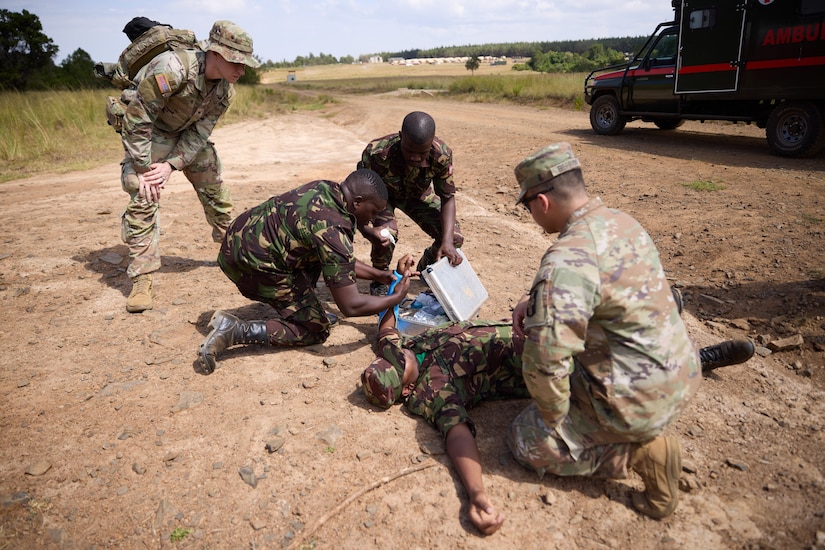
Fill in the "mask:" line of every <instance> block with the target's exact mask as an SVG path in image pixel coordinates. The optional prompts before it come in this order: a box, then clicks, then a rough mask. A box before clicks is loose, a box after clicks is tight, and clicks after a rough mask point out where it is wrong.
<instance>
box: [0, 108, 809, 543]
mask: <svg viewBox="0 0 825 550" xmlns="http://www.w3.org/2000/svg"><path fill="white" fill-rule="evenodd" d="M416 109H423V110H427V111H429V112H430V113H432V114H433V115H434V117H435V119H436V121H437V123H438V134H439V136H441V137H442V138H443V139H445V141H447V142H448V143H449V144H450V145H451V146H452V147H453V149H454V152H455V173H456V176H457V181H458V184H459V188H460V193H459V196H458V207H459V210H458V212H459V219H460V221H461V223H462V224H463V228H464V233H465V235H466V237H467V242H466V245H465V247H464V250H465V252H466V254H467V256H468V258H469V259H470V261H471V263H472V265H473V267H474V268H475V270H476V272H477V273H478V274H479V277H480V278H481V280H482V281H483V283H484V284H485V286H486V288H487V290H488V291H489V293H490V296H491V297H490V299H489V301H488V302H487V303H485V304H484V306H483V308H482V310H481V315H482V316H483V317H488V318H499V317H508V316H509V312H510V307H511V306H512V304H513V301H514V300H515V299H516V298H517V297H518V296H519V295H520V294H521V293H522V292H523V291H524V290H525V289H526V288H527V286H528V285H529V282H530V281H531V279H532V275H533V272H534V269H535V267H536V266H537V264H538V261H539V258H540V256H541V254H542V252H543V251H544V249H545V248H546V247H547V246H548V245H549V243H550V242H551V240H550V238H549V237H547V236H544V235H542V234H541V233H540V232H539V230H538V229H537V228H536V227H535V226H534V225H533V223H532V221H531V220H530V219H528V218H527V217H526V215H525V213H523V211H522V210H521V209H520V208H519V209H516V208H514V207H513V200H514V198H515V194H516V193H515V181H514V178H513V175H512V169H513V166H514V165H515V164H516V163H517V162H518V161H519V160H520V159H521V158H523V157H524V156H525V155H527V154H529V153H530V152H532V151H534V150H535V149H538V148H539V147H541V146H543V145H545V144H547V143H549V142H552V141H558V140H567V141H570V142H572V143H573V144H574V148H575V149H576V151H577V152H578V153H579V155H580V157H581V159H582V162H583V163H584V167H585V174H586V178H587V180H588V181H589V185H590V189H591V191H592V193H593V194H597V195H601V196H602V197H603V198H604V199H605V201H606V202H607V203H608V204H610V205H612V206H616V207H619V208H622V209H624V210H625V211H627V212H629V213H630V214H632V215H634V216H635V217H636V218H638V219H639V220H640V221H641V222H642V223H643V224H644V225H645V226H646V227H647V228H648V230H649V231H650V233H651V234H652V236H653V238H654V239H655V241H656V242H657V244H658V246H659V248H660V251H661V255H662V259H663V262H664V265H665V269H666V270H667V272H668V275H669V276H670V277H671V279H672V281H673V283H674V284H676V285H678V286H680V287H682V290H683V291H684V293H685V295H686V298H687V303H686V312H685V314H684V316H685V319H686V321H687V323H688V326H689V328H690V330H691V333H692V334H693V336H694V337H695V339H696V340H697V342H698V343H699V344H700V345H708V344H711V343H713V342H716V341H717V340H719V339H722V338H728V337H732V336H741V335H747V336H749V337H751V338H753V339H755V340H758V341H759V342H760V343H761V344H763V345H764V346H765V347H764V348H760V352H761V353H762V354H763V355H759V356H755V357H754V359H752V360H751V361H749V362H748V363H747V364H745V365H740V366H735V367H729V368H727V369H722V370H720V371H717V373H715V374H713V375H711V376H709V377H707V378H706V379H705V381H704V383H703V385H702V387H701V389H700V392H699V394H698V396H697V397H696V398H695V399H694V400H693V402H692V404H691V406H690V408H689V410H688V413H687V414H686V415H685V416H684V418H683V419H681V421H680V422H678V424H677V425H675V426H674V427H672V428H671V430H670V432H671V433H672V434H676V435H679V436H680V438H681V440H682V442H683V447H684V462H685V466H686V468H685V469H686V471H685V472H684V477H683V485H684V489H685V491H684V492H683V493H682V502H681V505H680V507H679V509H678V510H677V512H676V513H675V515H673V516H672V517H670V518H668V519H666V520H664V521H661V522H658V521H653V520H650V519H646V518H643V517H640V516H639V515H638V514H636V513H635V512H634V511H633V509H632V506H631V504H630V493H631V492H632V491H634V490H637V489H639V488H640V487H641V481H640V480H639V479H638V478H636V477H632V478H630V479H627V480H621V481H602V480H593V479H553V478H545V479H543V480H539V479H537V478H536V476H535V475H533V474H532V473H530V472H528V471H526V470H524V469H522V468H521V467H519V466H518V465H517V464H515V463H514V462H513V460H512V459H511V458H510V457H509V453H508V451H507V448H506V445H505V443H504V438H503V434H504V432H505V430H506V428H507V426H508V423H509V421H510V420H511V419H512V418H513V417H514V416H515V415H516V414H517V413H518V411H519V410H520V409H521V408H522V407H523V406H524V405H525V404H526V402H524V401H511V402H499V403H488V404H484V405H483V406H481V407H480V408H478V409H476V410H475V411H474V412H473V416H474V418H475V419H476V421H477V423H478V428H479V434H478V442H479V446H480V448H481V452H482V461H483V468H484V471H485V483H486V485H487V487H488V489H489V493H490V494H491V496H492V498H493V499H494V501H495V503H496V505H497V506H498V507H499V509H501V510H503V511H504V512H505V513H506V515H507V521H506V523H505V525H504V527H503V528H502V529H501V531H500V532H499V533H497V534H495V535H494V536H492V537H489V538H482V537H480V536H478V534H477V533H476V532H475V531H474V529H473V528H472V526H470V524H469V523H468V522H467V521H466V520H465V519H463V517H464V509H465V507H466V496H465V495H464V493H463V490H462V489H461V483H460V481H459V479H458V478H457V477H456V474H455V471H454V470H453V469H452V468H451V466H450V465H449V460H448V459H447V457H446V456H445V455H443V454H436V455H435V456H434V457H433V458H430V459H425V458H423V457H424V456H426V455H425V449H426V450H429V451H432V450H433V449H436V450H437V449H438V448H439V447H440V446H441V442H440V438H439V437H438V435H437V433H436V431H435V430H434V429H432V428H430V427H429V426H427V425H426V424H425V423H424V422H423V421H421V420H419V419H416V418H412V417H409V416H407V415H405V414H404V413H403V411H402V410H401V409H400V407H398V406H396V407H394V408H392V409H391V410H389V411H379V410H376V409H374V408H372V407H371V406H369V405H368V404H367V403H366V401H365V399H364V398H363V396H362V393H361V391H360V387H359V385H360V384H359V375H360V372H361V370H362V369H363V368H364V366H365V365H366V364H368V362H369V361H370V358H371V356H372V352H371V350H370V346H369V342H370V341H371V340H372V339H373V338H374V336H375V319H373V318H355V319H344V320H343V321H342V323H341V324H340V326H338V327H337V328H335V329H334V331H333V334H332V336H331V337H330V339H329V341H328V342H327V343H326V344H325V345H323V346H318V347H315V348H311V349H298V350H286V351H272V350H267V349H262V348H242V349H238V350H237V351H231V352H229V353H227V354H225V355H224V356H223V357H222V360H221V362H220V364H219V368H218V370H217V371H216V372H215V373H214V374H212V375H210V376H204V375H202V374H200V373H199V372H198V370H197V368H196V366H195V350H196V349H197V346H198V344H199V343H200V342H201V340H202V339H203V337H204V335H205V327H206V323H207V321H208V319H209V317H210V315H211V314H212V312H213V311H214V310H215V309H216V308H224V309H228V310H230V311H232V312H235V313H237V314H239V315H241V316H243V317H246V318H260V317H264V316H266V315H267V310H266V308H264V307H262V306H259V305H257V304H253V303H250V302H248V301H247V300H245V299H244V298H242V297H241V296H240V295H239V293H238V292H237V291H236V289H235V288H234V286H233V285H232V284H231V283H230V282H229V281H228V280H227V279H226V278H225V277H224V276H223V275H222V273H221V272H220V270H219V269H218V268H217V267H216V266H215V263H214V260H215V256H216V253H217V245H215V244H213V243H212V242H211V241H210V238H209V228H208V227H207V225H206V224H205V222H204V221H203V216H202V214H201V213H200V210H199V206H198V204H197V200H196V198H195V195H194V193H193V192H192V190H191V188H190V187H189V186H188V183H187V182H186V181H185V180H184V179H183V178H182V177H181V176H180V175H179V174H177V175H175V176H174V177H173V180H172V183H171V186H170V187H169V188H168V189H167V191H166V194H165V196H164V199H163V211H162V216H163V217H162V223H163V231H164V235H163V238H162V251H163V263H164V267H163V269H162V270H161V271H160V272H159V273H158V274H157V275H156V285H157V290H158V296H157V298H156V306H155V309H154V310H152V311H149V312H146V313H144V314H139V315H130V314H128V313H126V312H125V309H124V302H125V297H126V295H127V294H128V292H129V289H130V284H129V281H128V280H127V278H126V276H125V274H124V271H125V268H126V258H125V257H126V255H127V251H126V248H125V247H124V245H123V244H122V243H121V242H120V239H119V215H120V212H121V210H122V208H123V207H124V206H125V204H126V195H125V194H124V193H123V192H122V191H121V190H120V185H119V182H118V173H119V171H118V166H117V164H116V163H112V164H109V165H106V166H101V167H99V168H97V169H94V170H90V171H87V172H80V173H72V174H68V175H62V176H58V175H54V176H46V177H37V178H32V179H27V180H22V181H14V182H10V183H6V184H3V185H2V186H0V209H2V217H0V228H2V232H3V234H4V235H5V236H4V237H3V239H2V244H0V272H2V273H0V300H1V302H0V303H2V311H3V320H4V322H3V326H2V328H0V331H2V332H0V334H2V341H3V345H4V346H5V351H4V353H3V354H2V358H1V359H0V365H2V369H0V398H1V399H2V405H0V413H1V414H2V416H1V417H0V439H1V440H2V442H3V444H2V448H0V499H2V505H0V548H2V549H5V548H35V547H47V548H93V547H94V548H105V547H118V548H146V547H148V548H169V547H173V546H175V547H181V548H247V547H248V548H279V547H287V546H289V547H305V548H311V547H318V548H379V547H389V546H392V547H401V548H502V547H505V545H507V546H510V547H512V548H548V547H556V548H631V547H632V548H700V547H704V548H809V547H813V546H816V545H817V544H818V542H817V541H818V539H819V544H820V545H825V541H823V540H822V539H823V538H825V479H823V475H825V467H823V459H822V457H823V456H825V432H823V417H824V416H825V415H823V405H822V403H821V401H822V398H823V396H825V393H824V392H823V388H825V368H824V367H823V363H825V357H823V353H825V352H823V350H825V331H823V327H822V325H823V322H824V321H823V315H825V279H824V278H825V266H824V265H823V261H822V258H823V248H825V244H824V243H823V231H824V230H825V212H824V211H823V205H822V204H821V201H822V200H823V199H822V197H823V188H825V181H823V168H825V159H823V158H822V157H820V158H818V159H809V160H785V159H780V158H778V157H774V156H771V155H769V154H768V149H767V146H766V144H765V140H764V136H763V134H762V132H761V131H760V130H758V129H756V128H752V127H731V126H728V125H721V124H713V125H711V124H708V125H701V124H698V123H688V124H686V125H685V126H683V127H682V128H680V129H679V130H677V131H674V132H662V131H659V130H656V129H655V128H653V127H652V125H651V126H648V125H643V124H641V123H638V124H631V125H630V126H629V127H628V129H627V130H626V131H625V132H624V133H623V134H622V135H621V136H617V137H612V138H605V137H599V136H596V135H594V134H593V133H592V132H591V131H590V128H589V123H588V120H587V114H586V113H582V112H571V111H564V110H554V109H546V110H537V109H533V108H521V107H505V106H490V105H479V104H460V103H453V102H449V101H441V100H437V99H431V98H427V97H423V96H416V97H393V96H389V97H382V98H350V99H346V100H344V101H343V102H342V103H340V104H338V105H336V106H333V107H330V108H329V109H327V110H326V111H325V112H319V113H309V114H307V113H300V114H289V115H279V116H273V117H270V118H266V119H262V120H258V121H252V122H246V123H242V124H236V125H233V126H227V127H222V128H220V129H219V130H218V131H217V132H216V133H215V136H214V139H215V141H216V143H217V147H218V150H219V152H220V154H221V156H222V158H223V161H224V168H225V177H226V179H227V181H229V182H230V183H231V185H232V191H233V194H234V197H235V199H236V204H237V207H238V211H240V210H242V209H246V208H249V207H251V206H253V205H255V204H257V203H259V202H261V201H263V200H264V199H266V198H268V197H269V196H271V195H273V194H277V193H279V192H281V191H284V190H287V189H289V188H292V187H294V186H297V185H299V184H302V183H304V182H307V181H310V180H312V179H317V178H328V179H338V180H340V179H342V178H343V177H344V176H345V175H346V174H347V173H348V172H349V171H350V170H351V169H353V168H354V165H355V161H356V160H357V159H358V157H359V156H360V152H361V150H362V148H363V146H364V145H365V143H366V142H367V141H368V140H369V139H371V138H373V137H377V136H380V135H383V134H385V133H389V132H392V131H395V130H397V129H398V127H399V125H400V122H401V119H402V117H403V116H404V115H405V114H406V113H407V112H409V111H412V110H416ZM697 180H703V181H713V182H716V183H717V184H721V185H723V186H724V187H725V189H723V190H721V191H715V192H702V191H695V190H692V189H690V188H687V187H685V186H684V185H683V184H685V183H689V182H693V181H697ZM401 237H402V241H401V242H400V243H399V252H407V251H409V252H413V253H416V254H417V253H419V252H420V251H421V250H422V249H423V247H424V246H425V245H426V241H425V240H424V239H423V238H422V233H421V232H420V231H419V230H418V229H417V228H413V227H410V224H409V223H407V221H406V220H402V235H401ZM356 245H357V247H358V252H359V254H360V256H361V257H362V258H367V257H368V256H367V253H366V250H367V249H366V247H365V243H364V241H363V240H359V241H358V242H357V243H356ZM362 289H366V283H363V284H362ZM320 292H321V294H322V296H325V297H326V298H329V294H328V293H327V291H326V289H321V290H320ZM333 309H334V306H333ZM789 337H801V343H799V342H797V345H796V347H794V346H793V345H791V348H790V349H787V350H784V351H776V352H775V353H770V351H768V346H769V345H770V346H771V347H773V348H775V349H777V346H776V341H777V340H779V341H780V343H782V340H784V339H788V338H789ZM791 340H794V338H791ZM268 443H271V444H273V445H275V446H277V445H278V444H279V443H282V446H281V447H280V449H279V450H278V451H277V452H274V453H272V454H270V453H269V452H268V451H267V449H266V445H267V444H268ZM428 464H432V465H433V466H432V467H429V468H426V469H423V470H419V471H413V472H411V473H407V474H405V475H403V476H400V477H398V478H395V479H391V480H385V481H386V483H383V484H382V483H380V482H381V480H382V479H383V478H385V477H387V476H393V475H394V474H396V473H398V472H402V471H404V470H405V469H406V468H409V467H415V466H419V465H428ZM244 468H246V469H247V470H245V471H246V472H247V475H246V478H247V481H249V482H250V483H247V482H245V481H244V479H243V477H242V475H241V473H240V472H241V471H242V469H244ZM44 470H45V471H44ZM249 472H251V474H249ZM253 478H254V479H253ZM253 481H256V483H253ZM371 484H377V485H378V486H377V487H372V486H371ZM253 485H256V486H254V487H253ZM359 491H360V492H362V493H363V494H362V495H361V496H358V497H357V498H354V499H350V500H348V498H349V497H350V496H351V495H357V493H359ZM176 529H177V531H176ZM174 534H177V535H179V537H174V536H173V535H174ZM173 538H182V540H180V541H179V542H172V539H173Z"/></svg>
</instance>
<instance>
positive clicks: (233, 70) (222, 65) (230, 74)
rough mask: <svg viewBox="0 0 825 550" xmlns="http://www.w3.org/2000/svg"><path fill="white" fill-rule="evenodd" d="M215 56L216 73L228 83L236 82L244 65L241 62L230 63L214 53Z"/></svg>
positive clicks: (241, 74) (241, 73) (244, 68)
mask: <svg viewBox="0 0 825 550" xmlns="http://www.w3.org/2000/svg"><path fill="white" fill-rule="evenodd" d="M215 57H216V58H217V66H216V69H217V71H218V74H220V77H221V78H223V79H224V80H226V81H227V82H229V83H230V84H234V83H235V82H237V81H238V79H239V78H241V77H242V76H243V74H244V72H245V71H246V65H244V64H243V63H232V62H230V61H227V60H226V59H224V58H223V56H221V55H220V54H217V55H215Z"/></svg>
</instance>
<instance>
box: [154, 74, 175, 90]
mask: <svg viewBox="0 0 825 550" xmlns="http://www.w3.org/2000/svg"><path fill="white" fill-rule="evenodd" d="M155 82H157V83H158V90H160V93H162V94H165V93H169V92H170V91H171V90H172V87H171V86H169V81H168V80H166V75H165V74H156V75H155Z"/></svg>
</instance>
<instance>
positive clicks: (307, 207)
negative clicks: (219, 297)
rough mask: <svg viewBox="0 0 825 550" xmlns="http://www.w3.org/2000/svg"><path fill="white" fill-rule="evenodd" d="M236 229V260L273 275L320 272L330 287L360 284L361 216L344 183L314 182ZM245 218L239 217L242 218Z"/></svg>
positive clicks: (256, 211) (230, 235)
mask: <svg viewBox="0 0 825 550" xmlns="http://www.w3.org/2000/svg"><path fill="white" fill-rule="evenodd" d="M242 216H244V217H246V221H245V223H244V225H243V226H242V227H234V225H233V226H232V227H230V230H229V231H228V232H227V237H226V238H227V239H231V242H230V245H231V246H230V248H231V250H232V256H233V258H232V259H233V261H234V262H235V263H236V264H237V265H241V266H244V269H245V270H247V271H252V272H254V271H260V272H264V273H268V274H271V275H278V274H289V273H294V272H298V271H303V272H316V273H317V269H318V267H319V266H320V269H321V273H322V274H323V276H324V280H325V281H326V283H327V285H329V286H330V287H344V286H348V285H353V284H355V252H354V251H353V247H352V239H353V236H354V234H355V226H356V219H355V216H353V215H352V214H350V213H349V211H348V210H347V205H346V201H345V200H344V194H343V192H342V191H341V187H340V185H339V184H337V183H335V182H332V181H325V180H319V181H313V182H310V183H307V184H305V185H302V186H301V187H298V188H296V189H293V190H292V191H288V192H286V193H284V194H282V195H278V196H276V197H272V198H270V199H269V200H268V201H266V202H263V203H261V204H259V205H258V206H256V207H254V208H252V209H251V210H250V211H248V212H247V213H245V214H244V215H242ZM242 216H238V218H239V219H240V218H241V217H242Z"/></svg>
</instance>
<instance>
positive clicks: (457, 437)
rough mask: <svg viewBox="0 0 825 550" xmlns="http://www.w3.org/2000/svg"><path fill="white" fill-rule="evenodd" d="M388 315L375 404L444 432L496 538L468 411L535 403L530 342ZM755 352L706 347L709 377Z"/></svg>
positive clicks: (374, 367) (476, 325) (507, 332)
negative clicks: (482, 405) (413, 325)
mask: <svg viewBox="0 0 825 550" xmlns="http://www.w3.org/2000/svg"><path fill="white" fill-rule="evenodd" d="M413 265H415V263H414V261H413V259H412V257H411V256H410V255H407V256H404V257H403V258H402V259H401V260H400V261H399V262H398V268H397V273H399V274H402V273H403V274H404V275H405V276H406V277H409V276H414V275H415V272H411V271H410V269H411V268H412V266H413ZM382 315H383V317H381V319H380V321H379V325H378V343H377V349H376V351H377V357H376V359H375V360H374V361H373V362H372V363H371V364H370V365H369V366H368V367H367V368H366V369H365V370H364V372H363V373H362V375H361V381H362V383H363V389H364V393H365V394H366V397H367V399H368V400H369V402H370V403H372V404H374V405H377V406H379V407H383V408H389V407H390V406H391V405H392V404H393V403H395V402H397V401H405V402H406V405H407V408H408V409H409V410H410V411H411V412H413V413H415V414H418V415H420V416H423V417H424V418H425V419H426V420H427V422H429V423H430V424H431V425H432V426H433V427H435V428H436V429H438V430H439V431H440V432H441V434H442V436H443V437H444V440H445V445H446V449H447V454H448V455H449V457H450V460H451V461H452V463H453V466H454V467H455V469H456V470H457V471H458V474H459V476H460V477H461V481H462V483H463V484H464V488H465V489H466V491H467V495H468V497H469V500H470V506H469V511H468V514H469V518H470V521H471V522H472V523H473V525H475V526H476V528H477V529H478V530H479V531H481V533H483V534H485V535H490V534H492V533H495V532H496V531H497V530H498V529H499V528H500V527H501V525H502V524H503V523H504V519H505V516H504V514H503V513H501V512H498V511H497V510H496V509H495V507H494V506H493V504H492V502H491V501H490V499H489V498H488V496H487V494H486V493H485V492H484V483H483V480H482V477H481V462H480V459H479V453H478V446H477V445H476V442H475V433H476V429H475V425H474V424H473V421H472V419H471V418H470V417H469V415H468V414H467V409H469V408H471V407H473V406H474V405H476V404H477V403H479V402H481V401H482V400H486V399H487V400H489V399H507V398H526V397H530V393H529V392H528V391H527V387H526V386H525V384H524V380H523V379H522V366H521V355H520V354H521V351H522V347H523V344H524V341H523V340H522V339H521V338H520V337H518V336H517V335H516V334H515V333H514V332H513V330H512V324H511V323H510V321H502V322H496V321H482V320H475V321H465V322H460V323H454V324H451V325H449V326H447V327H442V328H434V329H429V330H426V331H425V332H423V333H422V334H419V335H416V336H412V337H403V336H402V335H401V334H400V333H399V331H398V330H397V329H396V322H397V317H396V316H397V312H396V311H395V310H394V309H389V310H387V311H386V312H383V313H382ZM748 346H750V349H751V350H752V349H753V345H752V344H751V343H750V342H749V341H747V340H732V341H730V340H729V341H726V342H722V343H721V344H717V345H714V346H709V347H706V348H703V349H702V350H701V351H700V357H701V359H702V367H703V371H704V372H707V371H709V370H711V369H714V368H718V367H723V366H726V365H733V364H736V363H741V362H744V361H746V360H747V359H748V358H750V355H752V353H753V352H752V351H751V354H750V355H748V354H744V355H742V354H738V355H737V354H736V353H733V352H734V351H735V350H740V349H742V348H743V347H748ZM745 355H747V357H746V356H745ZM503 435H504V434H502V436H503Z"/></svg>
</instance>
